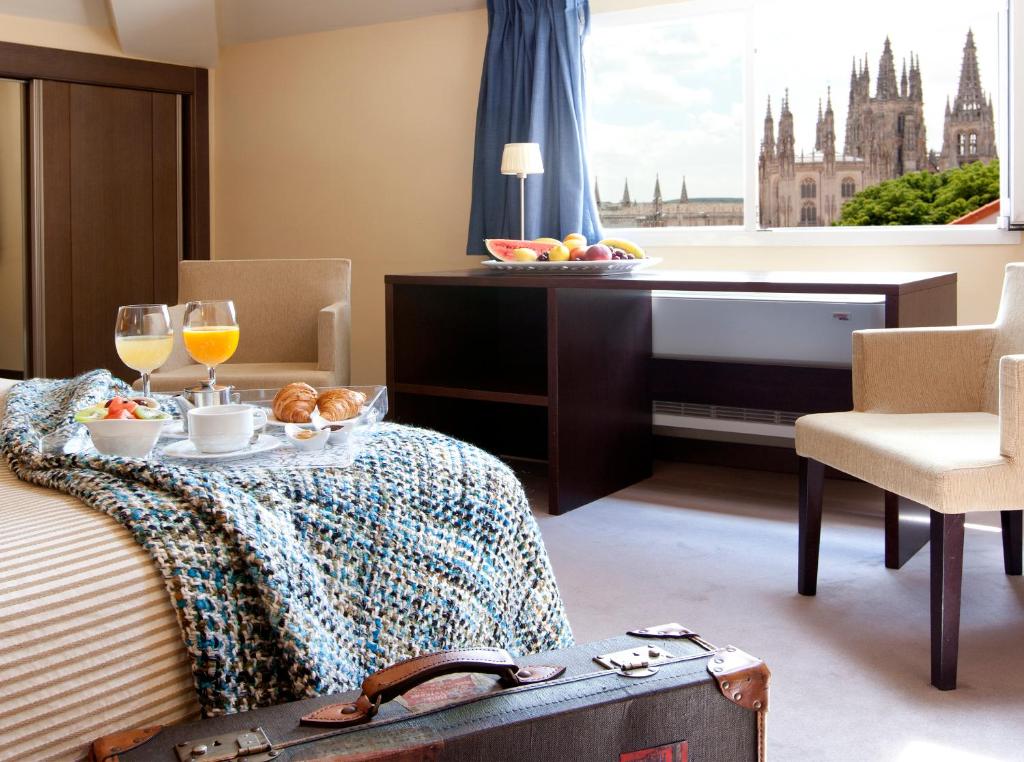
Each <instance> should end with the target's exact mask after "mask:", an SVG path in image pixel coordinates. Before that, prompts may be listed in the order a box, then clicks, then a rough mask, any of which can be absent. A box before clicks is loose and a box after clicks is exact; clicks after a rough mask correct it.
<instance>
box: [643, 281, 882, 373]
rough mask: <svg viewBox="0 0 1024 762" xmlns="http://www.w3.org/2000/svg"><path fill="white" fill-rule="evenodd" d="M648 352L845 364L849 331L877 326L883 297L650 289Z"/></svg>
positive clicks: (730, 359)
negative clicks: (650, 338) (650, 341)
mask: <svg viewBox="0 0 1024 762" xmlns="http://www.w3.org/2000/svg"><path fill="white" fill-rule="evenodd" d="M652 303H653V310H654V326H653V347H652V349H653V354H654V356H655V357H666V358H675V359H687V360H712V361H716V362H737V363H765V364H771V365H807V366H815V367H832V368H844V367H845V368H848V367H850V333H851V332H852V331H857V330H861V329H864V328H884V327H885V297H884V296H880V295H850V294H842V295H837V294H751V293H731V292H717V291H714V292H704V291H655V292H654V294H653V296H652Z"/></svg>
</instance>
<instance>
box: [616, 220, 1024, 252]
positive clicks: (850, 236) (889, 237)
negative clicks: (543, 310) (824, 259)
mask: <svg viewBox="0 0 1024 762" xmlns="http://www.w3.org/2000/svg"><path fill="white" fill-rule="evenodd" d="M605 235H606V236H607V237H609V238H627V239H629V240H630V241H634V242H635V243H637V244H639V245H640V246H644V247H653V248H658V247H666V248H667V247H680V248H683V247H692V246H735V247H746V246H768V247H775V246H789V247H800V246H819V247H822V246H836V247H841V246H978V245H1003V246H1007V245H1014V244H1019V243H1020V242H1021V234H1020V232H1018V231H1015V230H1000V229H999V228H997V227H996V226H995V225H915V226H908V227H856V228H855V227H850V228H774V229H771V230H746V229H744V228H741V227H724V226H723V227H710V228H701V227H693V228H613V229H608V230H606V231H605Z"/></svg>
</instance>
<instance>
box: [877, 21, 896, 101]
mask: <svg viewBox="0 0 1024 762" xmlns="http://www.w3.org/2000/svg"><path fill="white" fill-rule="evenodd" d="M875 88H876V89H875V97H876V98H878V99H879V100H889V99H890V98H898V97H899V91H898V90H897V89H896V62H895V61H894V60H893V57H892V43H891V42H889V38H888V37H886V38H885V46H884V47H883V48H882V57H881V59H879V61H878V84H877V85H875Z"/></svg>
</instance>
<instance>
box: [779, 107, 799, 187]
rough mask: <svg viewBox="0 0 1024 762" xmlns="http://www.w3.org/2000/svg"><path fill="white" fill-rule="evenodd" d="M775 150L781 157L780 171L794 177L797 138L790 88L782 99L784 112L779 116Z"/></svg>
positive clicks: (785, 175)
mask: <svg viewBox="0 0 1024 762" xmlns="http://www.w3.org/2000/svg"><path fill="white" fill-rule="evenodd" d="M775 145H776V147H775V152H776V154H777V155H778V157H779V171H780V173H781V175H782V176H783V177H792V176H793V172H794V171H795V164H796V139H795V137H794V135H793V112H792V111H790V110H789V88H788V87H787V88H786V97H785V98H784V99H783V101H782V114H781V116H780V117H779V139H778V142H777V143H776V144H775Z"/></svg>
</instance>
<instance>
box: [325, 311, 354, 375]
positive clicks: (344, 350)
mask: <svg viewBox="0 0 1024 762" xmlns="http://www.w3.org/2000/svg"><path fill="white" fill-rule="evenodd" d="M351 324H352V309H351V305H350V304H349V303H348V301H347V300H346V301H343V302H335V303H334V304H331V305H329V306H327V307H324V308H323V309H322V310H320V312H319V313H318V314H317V321H316V340H317V357H316V361H317V368H319V369H320V370H328V371H332V372H333V373H334V374H335V375H336V377H337V382H338V383H339V384H347V383H349V382H350V380H351V369H350V367H349V365H350V352H351V349H350V346H349V343H350V332H351Z"/></svg>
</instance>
